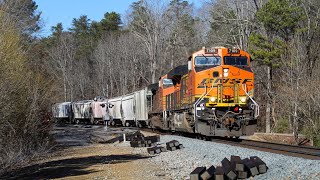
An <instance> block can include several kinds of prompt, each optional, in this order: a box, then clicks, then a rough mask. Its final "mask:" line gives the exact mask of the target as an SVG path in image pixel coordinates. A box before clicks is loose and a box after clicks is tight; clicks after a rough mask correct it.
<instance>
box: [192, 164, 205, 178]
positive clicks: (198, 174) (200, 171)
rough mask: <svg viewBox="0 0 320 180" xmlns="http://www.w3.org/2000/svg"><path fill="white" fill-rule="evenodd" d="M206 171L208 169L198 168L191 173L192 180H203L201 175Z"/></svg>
mask: <svg viewBox="0 0 320 180" xmlns="http://www.w3.org/2000/svg"><path fill="white" fill-rule="evenodd" d="M205 171H206V167H197V168H196V169H194V170H193V171H192V172H191V173H190V180H201V179H202V178H201V175H202V174H203V173H204V172H205Z"/></svg>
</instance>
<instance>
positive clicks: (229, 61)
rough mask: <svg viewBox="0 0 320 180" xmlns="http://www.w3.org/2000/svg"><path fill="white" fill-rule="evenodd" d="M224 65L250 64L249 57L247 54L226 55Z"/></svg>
mask: <svg viewBox="0 0 320 180" xmlns="http://www.w3.org/2000/svg"><path fill="white" fill-rule="evenodd" d="M224 65H234V66H248V58H247V57H245V56H241V57H236V56H226V57H224Z"/></svg>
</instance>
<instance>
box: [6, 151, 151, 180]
mask: <svg viewBox="0 0 320 180" xmlns="http://www.w3.org/2000/svg"><path fill="white" fill-rule="evenodd" d="M145 158H148V156H139V155H109V156H90V157H82V158H70V159H62V160H57V161H50V162H46V163H43V164H37V165H32V166H28V167H25V168H22V169H19V170H16V171H14V172H11V173H10V174H6V175H4V176H2V177H0V179H54V178H65V177H70V176H79V175H86V174H90V173H94V172H97V171H92V170H87V168H88V167H90V166H93V165H96V164H116V163H124V162H129V161H134V160H138V159H145Z"/></svg>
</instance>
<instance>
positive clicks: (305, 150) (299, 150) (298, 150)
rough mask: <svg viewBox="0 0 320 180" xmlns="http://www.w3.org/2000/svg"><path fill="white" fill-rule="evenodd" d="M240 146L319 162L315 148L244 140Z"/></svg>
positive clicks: (319, 152)
mask: <svg viewBox="0 0 320 180" xmlns="http://www.w3.org/2000/svg"><path fill="white" fill-rule="evenodd" d="M240 144H241V145H244V146H250V147H257V148H264V149H269V150H275V151H283V152H286V153H292V154H299V155H302V156H300V157H306V156H310V157H314V158H315V159H318V160H320V148H316V147H311V146H297V145H289V144H280V143H272V142H262V141H253V140H246V139H243V140H241V142H240ZM312 159H313V158H312Z"/></svg>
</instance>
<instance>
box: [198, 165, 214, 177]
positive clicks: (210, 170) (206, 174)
mask: <svg viewBox="0 0 320 180" xmlns="http://www.w3.org/2000/svg"><path fill="white" fill-rule="evenodd" d="M215 172H216V168H215V167H214V166H211V167H209V168H208V169H207V170H206V171H205V172H204V173H203V174H202V175H201V176H200V177H201V178H202V179H203V180H208V179H212V178H213V177H214V173H215Z"/></svg>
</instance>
